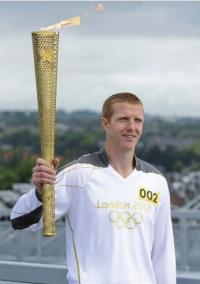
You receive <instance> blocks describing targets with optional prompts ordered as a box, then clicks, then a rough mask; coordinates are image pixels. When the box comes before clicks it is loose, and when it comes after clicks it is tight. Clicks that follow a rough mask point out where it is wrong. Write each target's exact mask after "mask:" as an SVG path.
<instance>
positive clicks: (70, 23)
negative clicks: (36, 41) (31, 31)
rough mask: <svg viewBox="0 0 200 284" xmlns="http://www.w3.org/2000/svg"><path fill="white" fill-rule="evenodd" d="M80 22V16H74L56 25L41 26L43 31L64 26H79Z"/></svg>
mask: <svg viewBox="0 0 200 284" xmlns="http://www.w3.org/2000/svg"><path fill="white" fill-rule="evenodd" d="M80 23H81V19H80V16H77V17H73V18H69V19H66V20H63V21H61V22H59V23H56V24H54V25H51V26H48V27H44V28H41V29H40V30H42V31H53V30H59V29H62V28H64V27H71V26H78V25H80Z"/></svg>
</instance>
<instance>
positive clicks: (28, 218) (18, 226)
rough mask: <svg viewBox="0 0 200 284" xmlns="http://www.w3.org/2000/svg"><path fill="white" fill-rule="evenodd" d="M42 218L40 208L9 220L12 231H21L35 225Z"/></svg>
mask: <svg viewBox="0 0 200 284" xmlns="http://www.w3.org/2000/svg"><path fill="white" fill-rule="evenodd" d="M41 216H42V206H40V207H38V208H36V209H35V210H33V211H31V212H29V213H27V214H24V215H22V216H19V217H16V218H14V219H11V220H10V221H11V225H12V227H13V229H14V230H22V229H25V228H28V227H30V226H31V225H33V224H36V223H38V222H39V221H40V218H41Z"/></svg>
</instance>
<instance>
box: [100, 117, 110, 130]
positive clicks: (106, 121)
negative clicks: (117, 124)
mask: <svg viewBox="0 0 200 284" xmlns="http://www.w3.org/2000/svg"><path fill="white" fill-rule="evenodd" d="M108 123H109V121H108V119H107V118H105V117H103V116H102V117H101V127H102V128H103V129H104V130H106V129H107V127H108Z"/></svg>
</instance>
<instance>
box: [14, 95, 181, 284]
mask: <svg viewBox="0 0 200 284" xmlns="http://www.w3.org/2000/svg"><path fill="white" fill-rule="evenodd" d="M143 123H144V110H143V105H142V102H141V101H140V99H139V98H138V97H136V96H135V95H133V94H131V93H119V94H115V95H113V96H111V97H109V98H108V99H107V100H106V101H105V103H104V105H103V110H102V118H101V125H102V127H103V129H104V130H105V133H106V143H105V146H104V147H102V149H101V150H100V151H99V152H96V153H93V154H88V155H85V156H83V157H81V158H80V159H78V160H76V161H74V162H72V163H71V164H69V165H67V166H66V167H64V168H63V169H62V170H61V171H60V172H59V173H58V175H57V177H56V181H55V192H56V218H57V219H58V218H60V217H61V216H66V230H67V248H66V249H67V265H68V271H69V273H68V280H69V284H175V283H176V272H175V252H174V241H173V233H172V224H171V218H170V198H169V190H168V186H167V182H166V180H165V178H164V177H163V176H162V175H161V174H160V172H159V171H158V170H157V169H156V168H154V167H153V166H151V165H150V164H148V163H146V162H144V161H142V160H140V159H139V158H137V157H136V156H135V147H136V145H137V142H138V141H139V139H140V136H141V134H142V129H143ZM57 162H58V161H56V160H55V164H57ZM32 179H33V182H34V183H35V186H36V190H32V191H30V192H29V193H27V194H26V195H24V196H22V197H21V198H20V199H19V201H18V202H17V203H16V205H15V207H14V208H13V211H12V214H11V221H12V224H13V227H14V228H15V229H23V228H29V229H32V230H37V229H39V228H41V215H42V202H41V198H40V196H41V194H42V185H43V183H49V184H52V183H54V179H55V171H54V170H52V169H51V167H50V165H49V164H48V163H47V162H46V161H44V160H43V159H37V163H36V166H35V167H34V169H33V176H32ZM20 212H22V213H21V214H20Z"/></svg>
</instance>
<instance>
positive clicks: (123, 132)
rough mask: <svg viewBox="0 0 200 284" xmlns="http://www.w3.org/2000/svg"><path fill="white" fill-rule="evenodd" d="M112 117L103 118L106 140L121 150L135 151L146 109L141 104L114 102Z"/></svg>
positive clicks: (110, 145) (111, 145)
mask: <svg viewBox="0 0 200 284" xmlns="http://www.w3.org/2000/svg"><path fill="white" fill-rule="evenodd" d="M112 108H113V114H112V116H111V117H110V119H106V118H102V121H101V122H102V127H103V129H104V130H105V131H106V142H107V144H108V145H109V147H113V148H114V149H115V150H117V151H120V152H127V151H134V150H135V146H136V144H137V142H138V140H139V139H140V136H141V134H142V130H143V124H144V109H143V106H142V105H141V104H130V103H125V102H123V103H114V104H113V106H112Z"/></svg>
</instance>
